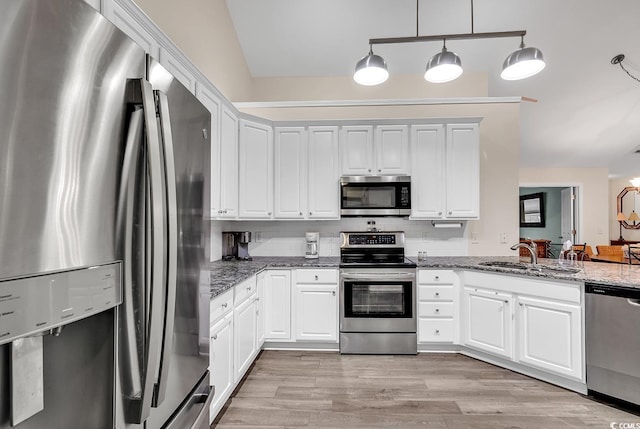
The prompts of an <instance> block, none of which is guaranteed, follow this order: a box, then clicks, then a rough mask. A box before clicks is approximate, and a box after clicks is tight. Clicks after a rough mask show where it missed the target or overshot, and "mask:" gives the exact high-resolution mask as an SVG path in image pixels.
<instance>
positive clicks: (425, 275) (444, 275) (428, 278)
mask: <svg viewBox="0 0 640 429" xmlns="http://www.w3.org/2000/svg"><path fill="white" fill-rule="evenodd" d="M418 284H425V285H437V284H442V285H452V284H453V271H451V270H420V271H419V273H418Z"/></svg>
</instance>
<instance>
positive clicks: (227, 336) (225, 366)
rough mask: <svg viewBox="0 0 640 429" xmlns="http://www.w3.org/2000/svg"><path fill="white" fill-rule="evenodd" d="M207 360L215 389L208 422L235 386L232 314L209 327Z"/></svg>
mask: <svg viewBox="0 0 640 429" xmlns="http://www.w3.org/2000/svg"><path fill="white" fill-rule="evenodd" d="M209 362H210V368H211V384H212V385H213V386H215V389H216V390H215V396H214V397H213V401H212V402H211V406H210V408H209V416H210V422H209V423H211V421H213V418H214V417H215V416H216V415H217V414H218V413H219V412H220V410H221V409H222V407H223V406H224V403H225V402H226V401H227V399H228V398H229V396H231V392H233V388H234V386H235V384H234V383H235V381H234V378H233V314H229V315H227V316H226V317H223V318H222V319H221V320H219V321H218V323H216V324H215V325H214V326H213V327H212V328H211V350H210V351H209Z"/></svg>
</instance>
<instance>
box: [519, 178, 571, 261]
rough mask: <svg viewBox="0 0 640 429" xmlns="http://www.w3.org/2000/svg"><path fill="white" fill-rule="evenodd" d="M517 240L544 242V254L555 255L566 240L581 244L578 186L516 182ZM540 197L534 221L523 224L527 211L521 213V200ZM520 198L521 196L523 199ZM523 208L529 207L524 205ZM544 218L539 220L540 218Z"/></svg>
mask: <svg viewBox="0 0 640 429" xmlns="http://www.w3.org/2000/svg"><path fill="white" fill-rule="evenodd" d="M519 194H520V197H521V198H520V201H521V204H520V239H521V240H522V239H528V240H541V241H542V242H544V243H546V244H547V249H548V252H547V257H550V258H557V257H558V255H559V254H560V250H561V249H562V244H563V243H564V242H566V241H567V240H570V241H571V243H574V244H576V243H578V244H582V232H581V219H582V216H581V209H580V207H581V198H580V195H581V188H580V186H579V185H574V184H567V185H563V184H553V185H547V184H521V185H520V192H519ZM540 195H541V197H542V203H541V204H540V207H541V210H542V211H541V213H540V215H539V217H534V219H535V220H536V221H537V222H535V223H533V222H532V223H527V219H531V218H532V217H531V214H530V213H526V212H525V209H524V207H525V205H524V204H523V201H526V202H529V201H530V198H532V197H533V196H535V197H538V196H540ZM523 197H524V198H523ZM527 207H530V205H528V206H527ZM541 219H542V220H544V221H542V222H540V220H541Z"/></svg>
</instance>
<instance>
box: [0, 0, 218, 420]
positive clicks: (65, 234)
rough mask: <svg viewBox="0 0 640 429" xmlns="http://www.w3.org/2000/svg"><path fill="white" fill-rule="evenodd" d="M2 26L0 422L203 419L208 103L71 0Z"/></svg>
mask: <svg viewBox="0 0 640 429" xmlns="http://www.w3.org/2000/svg"><path fill="white" fill-rule="evenodd" d="M0 23H1V25H0V64H2V66H1V67H2V68H1V69H0V70H1V73H0V428H2V429H5V428H9V427H17V428H26V429H31V428H61V429H62V428H64V429H68V428H83V429H86V428H91V429H93V428H122V429H124V428H147V429H155V428H165V427H166V428H190V427H193V428H205V427H208V407H209V402H208V401H209V400H210V399H211V398H212V396H213V395H211V394H210V393H211V387H210V386H209V373H208V369H207V368H208V361H209V356H208V355H209V340H208V332H201V331H202V330H204V329H205V328H208V318H209V315H208V308H209V307H208V301H209V295H208V293H207V292H208V284H207V283H208V275H207V274H208V272H207V267H206V261H207V260H208V258H207V257H206V255H205V251H206V249H207V242H208V237H207V228H206V225H207V223H206V222H205V214H206V213H207V210H206V208H207V207H208V206H209V186H210V184H209V167H210V165H209V159H210V148H209V147H210V137H209V128H210V115H209V112H208V111H207V110H206V109H205V108H204V107H203V106H202V104H200V103H199V102H198V101H197V99H196V98H195V97H194V96H193V94H191V93H190V92H189V91H188V90H187V89H186V88H184V87H183V86H182V85H181V84H180V83H179V82H177V80H176V79H174V78H173V77H172V76H171V75H170V74H169V73H168V72H167V71H166V70H164V69H163V68H162V67H161V66H160V65H159V64H158V63H157V62H155V61H154V60H153V59H150V58H148V57H146V56H145V54H144V52H143V50H142V49H141V48H140V47H139V46H138V45H136V44H135V43H134V42H133V41H132V40H130V39H129V38H128V37H127V36H126V35H124V34H123V33H122V32H120V31H119V30H118V29H117V28H116V27H114V26H113V25H112V24H111V23H110V22H108V21H107V20H106V19H105V18H104V17H102V16H101V15H100V14H98V13H96V12H95V11H94V10H93V9H92V8H91V7H90V6H88V5H86V4H85V3H84V2H83V1H82V0H2V2H0ZM201 279H202V280H201Z"/></svg>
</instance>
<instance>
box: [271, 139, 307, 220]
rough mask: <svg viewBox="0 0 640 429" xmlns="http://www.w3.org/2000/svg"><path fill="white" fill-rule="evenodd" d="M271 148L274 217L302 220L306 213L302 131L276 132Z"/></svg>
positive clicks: (304, 159) (304, 146)
mask: <svg viewBox="0 0 640 429" xmlns="http://www.w3.org/2000/svg"><path fill="white" fill-rule="evenodd" d="M274 146H275V148H274V152H275V162H274V164H275V165H274V167H275V168H274V170H275V178H274V185H275V195H274V197H275V200H274V217H275V218H276V219H302V218H304V213H305V212H306V211H307V208H306V204H305V200H306V198H305V196H306V194H307V192H306V188H307V181H306V168H305V166H306V162H305V161H306V159H307V153H306V152H307V151H306V146H307V130H306V129H305V128H304V127H280V128H276V129H275V143H274Z"/></svg>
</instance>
